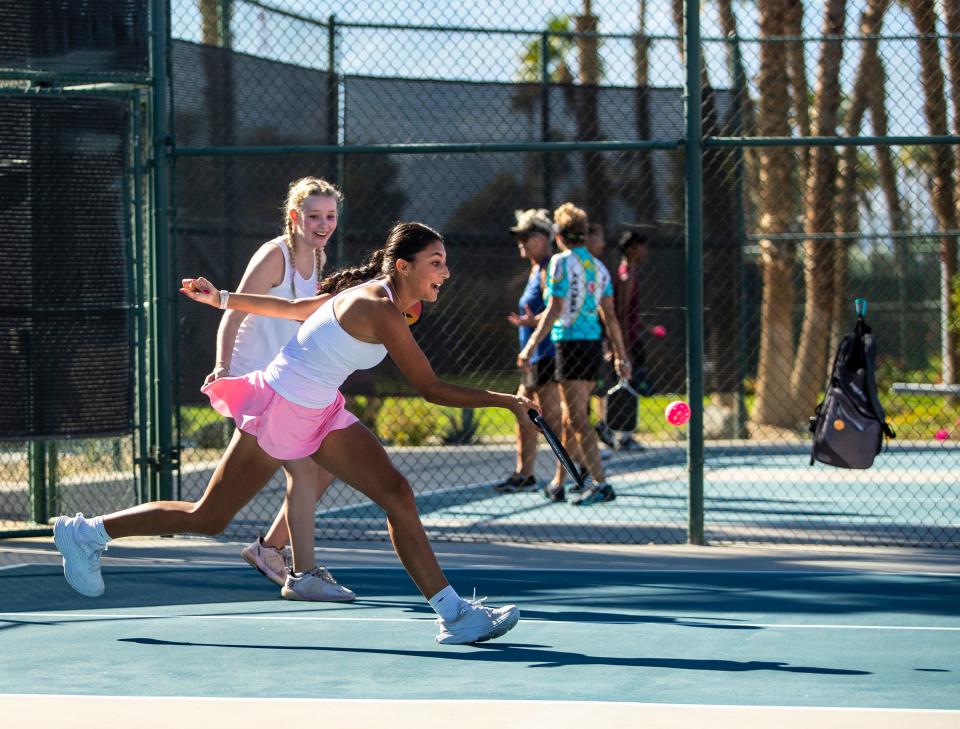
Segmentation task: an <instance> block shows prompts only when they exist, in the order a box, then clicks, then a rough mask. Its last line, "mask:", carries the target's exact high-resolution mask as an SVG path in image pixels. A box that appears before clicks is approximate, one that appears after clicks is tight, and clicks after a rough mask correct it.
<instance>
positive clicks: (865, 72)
mask: <svg viewBox="0 0 960 729" xmlns="http://www.w3.org/2000/svg"><path fill="white" fill-rule="evenodd" d="M890 1H891V0H868V3H867V7H866V8H865V9H864V11H863V14H862V16H861V19H860V33H861V35H862V36H863V38H864V39H863V41H862V44H861V46H862V48H863V51H862V54H861V56H860V64H859V66H858V68H857V75H856V78H855V80H854V84H853V92H852V94H851V102H850V106H849V108H848V109H847V112H846V124H845V131H844V133H845V135H846V136H848V137H854V136H856V135H858V134H860V132H861V126H862V123H863V117H864V114H865V113H866V111H867V109H868V108H869V110H870V116H871V119H872V121H873V133H874V135H876V136H878V137H883V136H886V135H887V112H886V98H885V95H886V90H885V86H886V75H885V72H884V68H883V61H882V59H881V58H880V55H879V53H878V44H879V41H878V38H877V36H879V34H880V32H881V30H882V28H883V19H884V16H885V14H886V12H887V9H888V8H889V7H890ZM860 151H861V150H860V148H858V147H854V146H852V145H851V146H847V147H844V149H843V153H842V155H841V159H840V180H839V190H838V195H837V206H836V229H837V230H838V231H841V232H844V233H854V232H857V231H858V230H859V228H860V223H859V205H858V197H859V192H860V191H861V190H862V189H863V184H862V181H861V180H860V176H859V175H858V174H857V171H858V169H859V168H860V167H861V166H862V164H861V161H860V159H858V157H859V152H860ZM874 154H875V155H876V157H877V178H878V182H879V184H880V186H881V189H882V190H883V193H884V198H885V201H886V204H887V210H888V211H889V215H890V229H891V230H894V231H901V230H905V229H906V222H905V216H904V214H903V205H902V203H901V200H900V194H899V191H898V190H897V179H896V167H895V165H894V162H893V158H892V154H891V152H890V148H889V147H887V146H878V147H876V148H875V149H874ZM850 245H851V241H843V240H841V239H838V240H837V241H836V244H835V249H836V254H837V258H836V261H835V269H834V284H833V306H832V307H831V310H832V311H831V315H832V319H831V322H832V324H831V330H830V346H829V348H828V351H833V350H835V349H836V348H837V346H838V345H839V343H840V336H841V326H842V324H841V322H842V320H843V313H844V307H845V306H846V305H847V304H848V300H849V296H848V295H847V255H848V251H849V248H850ZM894 250H895V266H896V272H897V280H898V281H900V282H903V281H904V280H905V275H906V270H905V269H906V266H905V265H904V260H905V253H906V251H905V249H904V244H903V241H901V240H899V239H895V240H894ZM902 323H903V318H902V317H901V332H900V338H899V339H900V348H899V351H901V352H902V351H903V347H904V333H903V331H902ZM826 374H827V376H828V375H829V373H826Z"/></svg>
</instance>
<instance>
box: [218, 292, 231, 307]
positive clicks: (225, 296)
mask: <svg viewBox="0 0 960 729" xmlns="http://www.w3.org/2000/svg"><path fill="white" fill-rule="evenodd" d="M229 298H230V292H229V291H227V290H226V289H220V306H219V308H221V309H226V308H227V301H228V299H229Z"/></svg>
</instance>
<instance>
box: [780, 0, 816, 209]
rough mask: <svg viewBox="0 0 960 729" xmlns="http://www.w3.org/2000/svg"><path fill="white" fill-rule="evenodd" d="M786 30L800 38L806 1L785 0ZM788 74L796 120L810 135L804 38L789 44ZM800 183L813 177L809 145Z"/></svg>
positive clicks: (800, 131) (802, 156)
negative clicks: (811, 175)
mask: <svg viewBox="0 0 960 729" xmlns="http://www.w3.org/2000/svg"><path fill="white" fill-rule="evenodd" d="M784 7H785V10H784V12H785V16H784V33H785V34H786V35H789V36H793V37H796V38H800V37H802V36H803V35H804V30H803V3H802V2H801V0H785V4H784ZM786 46H787V76H788V77H789V79H790V90H791V92H792V94H793V114H794V122H795V123H796V125H797V133H798V134H799V135H800V136H801V137H809V136H810V88H809V86H808V85H807V64H806V61H805V59H804V54H803V41H802V40H791V41H788V42H787V44H786ZM799 154H800V160H801V162H802V164H801V165H800V170H801V174H800V185H799V186H798V187H797V189H798V190H799V191H800V194H801V195H803V194H804V190H806V189H807V181H808V180H809V179H810V147H801V148H800V153H799Z"/></svg>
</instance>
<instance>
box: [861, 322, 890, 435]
mask: <svg viewBox="0 0 960 729" xmlns="http://www.w3.org/2000/svg"><path fill="white" fill-rule="evenodd" d="M868 329H869V327H868ZM863 339H864V347H863V348H864V354H865V355H866V356H865V358H864V359H865V360H866V361H865V362H864V366H865V372H866V382H865V383H864V384H865V385H866V390H867V397H868V399H869V400H870V407H871V408H872V409H873V414H874V415H875V416H876V417H877V420H879V421H880V422H881V423H882V424H883V432H884V434H885V435H886V436H887V438H896V437H897V434H896V433H894V432H893V428H891V427H890V424H889V423H888V422H887V414H886V413H885V412H884V411H883V405H881V404H880V400H879V398H878V397H877V382H876V367H877V365H876V346H877V345H876V342H875V340H874V338H873V336H872V335H869V334H867V335H864V337H863Z"/></svg>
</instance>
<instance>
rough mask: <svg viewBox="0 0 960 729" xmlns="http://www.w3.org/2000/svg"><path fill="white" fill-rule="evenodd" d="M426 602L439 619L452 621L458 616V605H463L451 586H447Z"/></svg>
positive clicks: (461, 599)
mask: <svg viewBox="0 0 960 729" xmlns="http://www.w3.org/2000/svg"><path fill="white" fill-rule="evenodd" d="M427 602H429V603H430V607H432V608H433V610H434V612H435V613H436V614H437V615H439V616H440V617H441V618H443V619H444V620H454V619H455V618H456V617H457V615H459V614H460V605H461V604H463V598H461V597H460V596H459V595H458V594H457V591H456V590H454V589H453V585H447V586H446V587H444V588H443V589H442V590H440V592H438V593H437V594H436V595H434V596H433V597H431V598H430V599H429V600H428V601H427Z"/></svg>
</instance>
